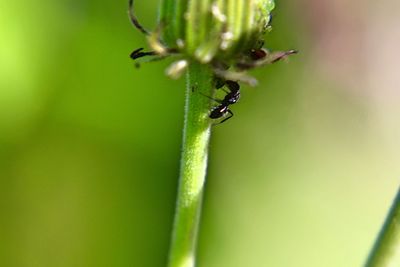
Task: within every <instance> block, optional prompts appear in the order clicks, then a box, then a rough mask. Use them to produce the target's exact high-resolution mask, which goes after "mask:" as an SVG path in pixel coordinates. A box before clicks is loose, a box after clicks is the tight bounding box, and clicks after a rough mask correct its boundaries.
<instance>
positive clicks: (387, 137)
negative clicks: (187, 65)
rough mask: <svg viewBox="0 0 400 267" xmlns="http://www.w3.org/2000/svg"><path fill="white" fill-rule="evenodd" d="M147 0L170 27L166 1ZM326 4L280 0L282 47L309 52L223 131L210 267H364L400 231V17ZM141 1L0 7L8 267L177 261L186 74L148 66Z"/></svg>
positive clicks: (207, 224) (270, 79)
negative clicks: (390, 211) (395, 226)
mask: <svg viewBox="0 0 400 267" xmlns="http://www.w3.org/2000/svg"><path fill="white" fill-rule="evenodd" d="M136 2H137V9H138V12H139V17H140V19H141V20H142V21H143V24H145V25H149V28H151V27H155V26H156V24H155V21H156V10H157V4H158V3H157V1H155V0H152V1H136ZM324 2H326V3H328V2H332V1H324ZM333 2H335V1H333ZM318 3H319V2H318V1H311V0H307V1H306V0H304V1H299V3H297V2H296V3H293V1H287V2H283V1H279V2H278V3H277V8H276V9H275V12H276V17H275V19H274V21H273V25H274V31H273V32H272V33H271V34H269V35H268V36H267V46H268V47H270V48H278V49H285V48H297V49H299V50H300V51H301V54H300V55H298V56H296V57H294V58H292V59H291V61H290V63H289V64H284V63H278V64H276V65H274V66H270V67H266V68H265V69H262V70H257V71H256V72H255V75H256V76H257V77H258V79H259V80H260V84H261V85H260V86H259V87H257V88H256V89H253V88H248V87H245V86H244V87H243V90H242V95H243V96H242V98H241V102H240V103H239V104H237V105H235V107H233V111H234V112H235V117H234V118H233V119H231V120H229V121H228V122H226V123H225V124H223V125H219V126H216V127H215V128H214V129H213V130H214V132H213V140H212V143H211V158H210V167H209V172H210V174H209V176H208V181H207V191H206V195H205V203H204V213H203V215H204V216H203V224H202V229H201V234H200V247H199V261H200V262H199V266H208V267H214V266H215V267H217V266H218V267H219V266H230V267H241V266H276V267H280V266H282V267H291V266H296V267H299V266H305V267H314V266H315V267H320V266H326V267H329V266H349V267H350V266H357V265H361V263H362V262H363V261H364V259H365V257H366V254H367V252H368V250H369V248H370V247H371V244H372V242H373V240H374V238H375V235H376V233H377V231H378V229H379V227H380V224H381V222H382V221H383V217H384V215H385V214H386V211H387V208H388V205H389V203H390V201H391V199H392V197H393V196H394V193H395V191H396V187H397V183H398V177H399V176H400V168H399V165H398V159H399V156H400V155H399V151H400V149H399V148H400V141H399V140H400V138H399V132H400V131H399V129H400V127H399V121H398V116H399V115H400V112H399V108H398V107H399V106H400V105H398V104H399V102H400V101H398V97H399V95H398V93H396V91H395V90H391V88H397V89H398V87H396V86H395V85H396V82H398V80H396V79H395V78H393V77H395V75H391V73H394V71H396V69H395V68H393V65H390V64H389V63H390V62H392V57H390V56H389V52H390V51H391V49H390V44H392V43H393V44H396V43H397V44H398V42H396V40H395V39H394V38H395V37H393V36H396V35H393V34H390V29H392V28H391V27H393V29H398V26H399V24H400V23H398V22H397V24H396V23H395V22H393V20H391V19H390V18H395V17H396V16H391V15H390V14H388V15H387V16H386V13H385V11H384V10H380V9H373V10H374V15H375V17H374V19H375V20H377V21H378V22H379V23H371V21H370V19H371V16H368V15H367V14H368V13H367V12H366V13H365V14H364V13H363V12H359V13H354V14H352V15H351V16H350V15H348V14H347V13H345V12H338V14H339V15H338V14H336V15H335V14H334V15H332V14H330V13H329V14H328V15H327V14H325V13H324V12H327V10H328V11H329V10H331V9H329V8H326V7H325V9H322V11H321V6H320V4H318ZM337 4H338V5H339V6H340V5H341V4H343V3H342V1H341V0H337ZM326 5H327V4H326ZM126 8H127V3H126V2H125V1H117V2H115V1H109V2H104V1H103V2H101V3H100V2H98V1H78V0H68V1H66V0H63V1H49V0H45V1H41V2H40V4H38V3H36V2H35V3H34V2H32V1H27V2H24V1H22V2H21V1H16V2H10V1H8V2H6V1H5V0H0V40H1V41H0V216H1V217H0V236H1V241H2V242H1V244H0V266H7V267H36V266H37V267H47V266H48V267H64V266H65V267H71V266H77V267H80V266H82V267H90V266H93V267H100V266H104V267H108V266H121V267H122V266H135V267H136V266H138V267H139V266H146V267H147V266H148V267H152V266H154V267H159V266H163V264H164V262H165V260H166V255H167V250H168V243H169V235H170V233H169V232H170V228H171V223H172V216H173V208H174V202H175V192H176V184H177V173H178V168H179V166H178V165H179V153H180V143H181V125H182V115H183V92H184V83H185V81H184V80H183V79H181V80H179V81H172V80H169V79H168V78H166V77H165V76H164V74H163V70H164V69H165V66H166V64H168V61H167V62H158V63H149V64H145V65H142V67H141V68H140V69H135V68H134V65H133V63H132V62H131V61H130V60H129V57H128V55H129V53H130V52H131V50H133V49H135V48H137V47H140V46H143V45H144V44H145V43H146V41H145V38H144V37H143V36H142V35H141V34H140V33H138V32H137V31H135V30H134V29H133V28H132V27H131V25H130V24H129V21H128V19H127V15H126ZM305 8H307V9H306V10H310V12H306V11H305V10H304V9H305ZM313 8H314V9H315V10H314V9H313ZM371 8H372V7H371ZM343 10H344V9H342V11H343ZM350 10H351V8H350ZM357 10H358V9H353V10H352V11H353V12H356V11H357ZM314 11H315V12H314ZM332 12H333V11H332ZM329 15H330V16H329ZM341 16H343V17H341ZM349 18H354V21H353V20H352V19H349ZM330 19H331V20H330ZM331 21H333V22H337V23H333V24H329V23H328V22H331ZM353 22H356V23H355V25H354V23H353ZM367 22H368V24H367ZM363 23H364V24H363ZM359 24H361V26H363V25H374V26H373V27H361V26H360V25H359ZM331 25H335V27H332V26H331ZM357 25H358V26H357ZM380 26H381V27H382V28H379V27H380ZM324 27H325V28H324ZM396 27H397V28H396ZM382 29H384V30H386V32H387V34H386V35H385V31H383V30H382ZM360 31H362V33H363V34H360ZM347 33H349V34H348V35H346V34H347ZM350 33H353V34H350ZM373 33H379V34H380V35H379V36H376V34H375V35H374V34H373ZM335 36H337V38H339V37H340V38H339V39H340V40H339V41H337V42H336V43H335V42H333V41H329V40H332V38H333V39H334V37H335ZM389 37H390V38H392V39H393V40H392V39H390V38H389ZM329 38H331V39H329ZM357 38H358V39H357ZM360 38H361V39H360ZM377 39H378V41H380V42H379V43H377V42H376V40H377ZM360 40H362V42H360ZM388 40H392V42H388ZM332 43H334V44H340V45H337V46H334V47H331V46H330V44H332ZM381 46H382V47H383V48H384V49H381V48H382V47H381ZM354 47H356V48H357V50H356V51H357V53H358V54H356V53H348V51H353V50H352V49H354ZM392 56H393V55H392ZM338 59H341V60H340V61H339V60H338ZM335 60H337V61H335ZM332 62H334V63H335V64H332ZM385 62H386V63H385ZM397 62H398V61H397ZM378 67H379V68H378ZM397 76H398V75H397ZM391 81H393V82H391ZM397 84H398V83H397Z"/></svg>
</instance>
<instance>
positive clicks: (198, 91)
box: [168, 62, 213, 267]
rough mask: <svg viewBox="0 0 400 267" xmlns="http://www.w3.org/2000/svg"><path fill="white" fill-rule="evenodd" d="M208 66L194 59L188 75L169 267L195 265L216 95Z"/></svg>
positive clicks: (191, 266)
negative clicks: (212, 100) (212, 111)
mask: <svg viewBox="0 0 400 267" xmlns="http://www.w3.org/2000/svg"><path fill="white" fill-rule="evenodd" d="M211 83H212V75H211V71H210V69H209V67H208V66H207V65H200V64H198V63H195V62H191V63H190V65H189V71H188V75H187V88H186V104H185V120H184V130H183V146H182V158H181V169H180V178H179V188H178V197H177V202H176V211H175V219H174V227H173V233H172V239H171V247H170V254H169V262H168V266H169V267H193V266H194V265H195V250H196V243H197V234H198V229H199V221H200V213H201V205H202V197H203V190H204V183H205V176H206V169H207V158H208V143H209V139H210V129H211V123H210V119H209V118H208V113H209V108H210V99H209V98H207V97H205V96H204V95H207V96H212V95H213V88H212V86H211Z"/></svg>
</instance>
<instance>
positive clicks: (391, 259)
mask: <svg viewBox="0 0 400 267" xmlns="http://www.w3.org/2000/svg"><path fill="white" fill-rule="evenodd" d="M392 266H393V267H395V266H400V190H399V191H398V193H397V196H396V198H395V200H394V202H393V205H392V208H391V209H390V212H389V214H388V216H387V218H386V221H385V224H384V225H383V227H382V229H381V232H380V233H379V236H378V239H377V240H376V242H375V245H374V247H373V249H372V251H371V253H370V255H369V258H368V261H367V263H366V265H365V267H392Z"/></svg>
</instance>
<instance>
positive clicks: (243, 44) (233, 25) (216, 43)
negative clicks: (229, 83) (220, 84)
mask: <svg viewBox="0 0 400 267" xmlns="http://www.w3.org/2000/svg"><path fill="white" fill-rule="evenodd" d="M274 5H275V4H274V1H273V0H163V5H162V8H161V12H160V24H161V25H162V32H161V35H162V37H163V40H164V41H165V43H166V44H167V45H168V46H169V47H178V49H179V52H180V53H181V54H184V55H186V56H187V57H188V58H191V59H195V60H197V61H200V62H201V63H208V62H211V61H212V60H213V59H218V60H221V61H223V62H227V63H229V62H230V61H232V60H234V59H235V58H238V55H240V54H242V53H244V52H248V51H249V50H251V49H258V48H260V47H261V46H262V43H263V34H264V33H265V31H266V29H267V27H268V23H269V21H270V13H271V11H272V9H273V8H274Z"/></svg>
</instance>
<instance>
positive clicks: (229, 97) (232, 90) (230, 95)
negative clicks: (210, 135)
mask: <svg viewBox="0 0 400 267" xmlns="http://www.w3.org/2000/svg"><path fill="white" fill-rule="evenodd" d="M221 84H222V85H221ZM224 85H226V86H227V87H228V89H229V91H228V92H227V91H225V92H226V93H227V94H226V95H225V97H224V99H222V100H219V99H214V98H211V97H209V96H206V97H208V98H210V99H211V100H213V101H215V102H217V103H219V105H218V106H215V107H213V108H212V109H211V112H210V115H209V118H210V119H219V118H222V117H224V116H226V114H229V115H228V117H226V118H225V119H223V120H222V121H220V122H219V123H218V124H221V123H223V122H225V121H227V120H229V119H230V118H232V117H233V112H232V111H231V110H230V109H229V106H230V105H233V104H235V103H236V102H238V101H239V98H240V85H239V84H238V83H237V82H234V81H224V82H223V83H222V82H221V81H220V80H217V82H216V88H217V89H219V88H222V87H223V86H224Z"/></svg>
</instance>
